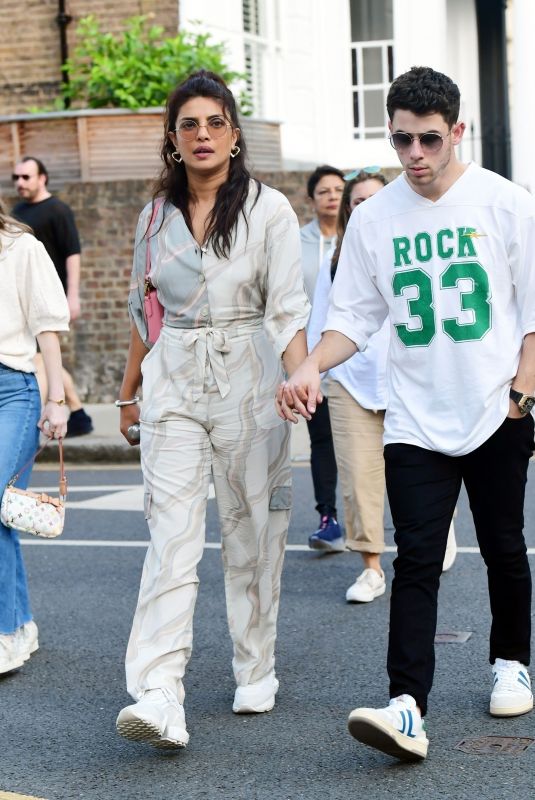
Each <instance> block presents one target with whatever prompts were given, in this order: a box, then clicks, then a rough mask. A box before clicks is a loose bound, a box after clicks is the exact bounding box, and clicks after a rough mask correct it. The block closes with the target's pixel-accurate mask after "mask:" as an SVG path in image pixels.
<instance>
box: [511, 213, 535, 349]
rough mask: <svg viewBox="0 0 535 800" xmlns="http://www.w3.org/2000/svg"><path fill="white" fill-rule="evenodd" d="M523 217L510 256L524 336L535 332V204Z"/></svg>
mask: <svg viewBox="0 0 535 800" xmlns="http://www.w3.org/2000/svg"><path fill="white" fill-rule="evenodd" d="M533 205H534V208H533V209H532V213H531V214H529V215H527V216H523V217H522V218H521V219H520V221H519V224H518V234H517V237H516V241H515V243H514V245H513V247H512V252H511V254H510V258H511V272H512V277H513V283H514V285H515V292H516V299H517V303H518V308H519V312H520V327H521V331H522V336H526V334H528V333H534V332H535V203H533Z"/></svg>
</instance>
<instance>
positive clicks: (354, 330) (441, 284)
mask: <svg viewBox="0 0 535 800" xmlns="http://www.w3.org/2000/svg"><path fill="white" fill-rule="evenodd" d="M386 316H389V318H390V325H391V344H390V374H389V406H388V409H387V413H386V418H385V439H384V441H385V444H389V443H393V442H405V443H408V444H414V445H417V446H419V447H424V448H427V449H430V450H436V451H438V452H441V453H446V454H448V455H464V454H465V453H470V452H471V451H472V450H475V448H476V447H479V445H481V444H482V443H483V442H485V441H486V440H487V439H488V438H489V437H490V436H491V435H492V433H494V431H495V430H497V428H498V427H499V426H500V424H501V423H502V421H503V420H504V418H505V417H506V416H507V413H508V410H509V388H510V385H511V381H512V379H513V378H514V376H515V374H516V371H517V367H518V361H519V356H520V350H521V346H522V339H523V337H524V336H525V335H526V334H527V333H531V332H534V331H535V199H534V198H533V197H532V196H531V195H530V194H529V193H528V192H527V191H525V190H524V189H522V188H520V187H519V186H516V185H515V184H513V183H511V182H510V181H507V180H506V179H504V178H502V177H500V176H499V175H496V174H495V173H493V172H489V171H488V170H485V169H482V168H481V167H478V166H476V165H475V164H470V165H469V166H468V167H467V168H466V170H465V172H464V173H463V174H462V175H461V177H460V178H459V179H458V180H457V181H456V182H455V184H454V185H453V186H452V187H451V188H450V189H449V190H448V191H447V192H446V193H445V194H444V195H443V196H442V197H441V198H440V199H439V200H438V201H437V202H432V201H431V200H427V199H426V198H424V197H422V196H420V195H419V194H417V193H416V192H415V191H414V190H413V189H412V188H411V186H410V184H409V183H408V181H407V179H406V177H405V175H400V176H399V177H398V178H397V179H396V180H395V181H393V182H392V183H391V184H389V185H388V186H386V187H385V189H383V190H382V191H381V192H378V193H377V194H376V195H375V196H374V197H371V198H370V199H369V200H367V201H366V202H365V203H362V204H361V205H360V206H358V207H357V209H356V210H355V211H354V212H353V214H352V216H351V219H350V222H349V225H348V227H347V231H346V234H345V237H344V242H343V246H342V252H341V256H340V261H339V265H338V270H337V273H336V278H335V281H334V284H333V289H332V292H331V302H330V307H329V312H328V315H327V320H326V323H325V326H324V330H337V331H340V332H341V333H343V334H344V335H345V336H347V337H348V338H350V339H351V340H352V341H354V342H355V343H356V344H357V346H358V348H359V349H361V350H363V349H365V347H366V344H367V342H368V339H369V337H370V336H371V335H372V333H374V332H375V331H377V330H379V328H380V327H381V324H382V322H383V321H384V319H385V317H386Z"/></svg>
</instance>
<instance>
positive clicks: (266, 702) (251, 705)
mask: <svg viewBox="0 0 535 800" xmlns="http://www.w3.org/2000/svg"><path fill="white" fill-rule="evenodd" d="M278 689H279V682H278V680H277V678H276V677H275V673H274V672H270V673H269V675H266V677H265V678H262V680H260V681H257V682H256V683H249V684H248V685H247V686H238V688H237V689H236V693H235V695H234V703H233V704H232V710H233V711H234V713H235V714H261V713H263V712H264V711H271V709H272V708H273V706H274V705H275V695H276V694H277V691H278Z"/></svg>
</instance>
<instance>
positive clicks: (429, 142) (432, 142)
mask: <svg viewBox="0 0 535 800" xmlns="http://www.w3.org/2000/svg"><path fill="white" fill-rule="evenodd" d="M443 142H444V140H443V139H442V136H440V135H439V134H438V133H422V135H421V136H420V144H421V146H422V149H423V150H427V152H428V153H438V151H439V150H440V148H441V147H442V144H443Z"/></svg>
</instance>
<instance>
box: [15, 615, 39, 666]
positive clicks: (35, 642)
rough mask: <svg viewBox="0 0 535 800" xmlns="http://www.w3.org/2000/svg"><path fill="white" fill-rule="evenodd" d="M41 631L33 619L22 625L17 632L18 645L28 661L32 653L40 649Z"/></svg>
mask: <svg viewBox="0 0 535 800" xmlns="http://www.w3.org/2000/svg"><path fill="white" fill-rule="evenodd" d="M38 635H39V631H38V630H37V625H36V624H35V622H34V621H33V620H30V622H26V624H25V625H21V626H20V628H19V629H18V631H17V633H16V638H17V647H18V650H19V653H20V654H21V655H22V657H23V659H24V661H28V659H29V657H30V656H31V655H32V653H35V651H36V650H38V649H39V639H38Z"/></svg>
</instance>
